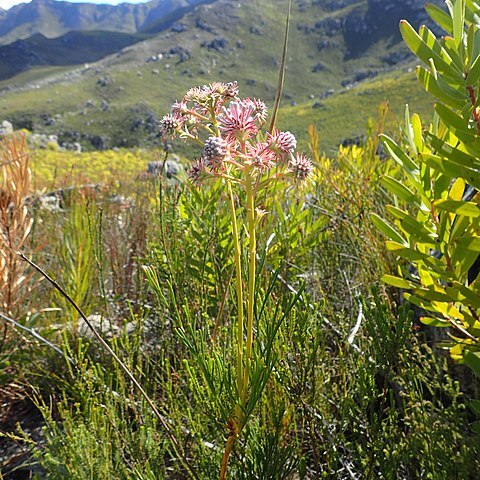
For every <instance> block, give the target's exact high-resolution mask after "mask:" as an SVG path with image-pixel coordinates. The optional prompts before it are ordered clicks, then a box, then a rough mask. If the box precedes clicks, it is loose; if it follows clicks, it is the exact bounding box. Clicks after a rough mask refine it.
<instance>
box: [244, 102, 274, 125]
mask: <svg viewBox="0 0 480 480" xmlns="http://www.w3.org/2000/svg"><path fill="white" fill-rule="evenodd" d="M244 101H245V102H247V103H251V105H252V107H253V112H254V115H255V118H256V119H257V120H258V122H259V123H260V125H263V124H264V123H265V122H266V121H267V116H268V108H267V106H266V105H265V103H264V102H262V101H261V100H258V99H257V98H254V99H253V100H250V99H249V98H246V99H245V100H244Z"/></svg>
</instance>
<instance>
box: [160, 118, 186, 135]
mask: <svg viewBox="0 0 480 480" xmlns="http://www.w3.org/2000/svg"><path fill="white" fill-rule="evenodd" d="M181 128H182V120H181V119H180V118H179V117H177V116H175V115H172V114H168V115H165V116H164V117H163V118H162V119H161V120H160V124H159V130H160V135H161V136H162V137H163V138H165V137H168V136H173V135H175V133H177V132H178V131H180V129H181Z"/></svg>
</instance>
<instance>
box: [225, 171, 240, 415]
mask: <svg viewBox="0 0 480 480" xmlns="http://www.w3.org/2000/svg"><path fill="white" fill-rule="evenodd" d="M227 190H228V200H229V206H230V215H231V217H232V237H233V249H234V255H235V269H236V273H237V275H236V279H235V288H236V290H237V310H238V324H237V388H238V394H239V395H240V398H242V399H243V328H244V327H243V317H244V312H243V285H242V283H243V282H242V257H241V255H242V252H241V249H240V237H239V235H238V225H237V212H236V209H235V199H234V198H233V191H232V185H231V183H230V181H228V180H227ZM237 413H238V412H237ZM237 420H239V419H237Z"/></svg>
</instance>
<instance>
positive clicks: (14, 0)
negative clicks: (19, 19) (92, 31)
mask: <svg viewBox="0 0 480 480" xmlns="http://www.w3.org/2000/svg"><path fill="white" fill-rule="evenodd" d="M69 1H70V2H76V3H109V4H110V5H118V4H119V3H125V2H126V3H145V2H147V1H148V0H69ZM18 3H29V2H27V1H25V0H0V7H1V8H4V9H5V10H8V9H9V8H10V7H13V6H14V5H17V4H18Z"/></svg>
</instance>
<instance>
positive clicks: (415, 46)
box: [400, 20, 462, 78]
mask: <svg viewBox="0 0 480 480" xmlns="http://www.w3.org/2000/svg"><path fill="white" fill-rule="evenodd" d="M400 33H401V34H402V37H403V39H404V40H405V43H406V44H407V46H408V48H410V50H411V51H412V52H413V53H414V54H415V55H416V56H417V57H418V58H419V59H420V60H422V61H423V62H424V63H425V64H427V65H429V63H430V58H432V59H433V61H434V62H435V65H436V67H437V69H438V70H439V71H440V72H442V73H445V74H446V75H449V76H450V77H452V78H458V77H459V74H460V76H461V74H462V72H460V71H458V69H456V67H455V65H454V64H453V62H452V60H451V59H449V60H450V63H448V54H447V53H446V52H445V57H446V58H447V61H445V60H444V59H443V58H442V57H440V55H438V53H436V52H435V51H434V50H433V49H432V48H430V47H429V46H428V45H427V43H425V41H424V40H423V39H422V38H421V37H420V35H419V34H418V33H417V32H416V31H415V30H414V28H413V27H412V26H411V25H410V24H409V23H408V22H407V21H406V20H402V21H401V22H400Z"/></svg>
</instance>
